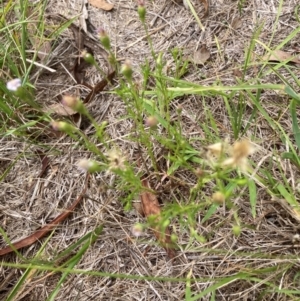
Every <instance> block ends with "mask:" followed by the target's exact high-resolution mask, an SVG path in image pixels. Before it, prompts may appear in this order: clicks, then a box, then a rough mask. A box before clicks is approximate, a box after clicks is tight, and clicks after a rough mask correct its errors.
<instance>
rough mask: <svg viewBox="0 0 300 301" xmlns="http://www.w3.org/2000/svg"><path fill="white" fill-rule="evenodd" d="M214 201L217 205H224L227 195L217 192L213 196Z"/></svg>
mask: <svg viewBox="0 0 300 301" xmlns="http://www.w3.org/2000/svg"><path fill="white" fill-rule="evenodd" d="M212 200H213V202H214V203H216V204H223V203H224V202H225V195H224V194H223V193H222V192H220V191H217V192H215V193H214V194H213V195H212Z"/></svg>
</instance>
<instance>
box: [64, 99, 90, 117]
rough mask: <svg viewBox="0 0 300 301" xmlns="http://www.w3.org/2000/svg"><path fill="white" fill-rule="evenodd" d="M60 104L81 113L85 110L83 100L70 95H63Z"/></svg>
mask: <svg viewBox="0 0 300 301" xmlns="http://www.w3.org/2000/svg"><path fill="white" fill-rule="evenodd" d="M62 104H63V105H64V106H67V107H70V108H71V109H73V110H74V111H76V112H79V113H81V114H85V113H86V112H87V111H86V108H85V106H84V104H83V102H82V101H81V100H80V99H79V98H77V97H75V96H72V95H65V96H63V99H62Z"/></svg>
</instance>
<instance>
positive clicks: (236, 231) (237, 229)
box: [232, 225, 242, 236]
mask: <svg viewBox="0 0 300 301" xmlns="http://www.w3.org/2000/svg"><path fill="white" fill-rule="evenodd" d="M232 232H233V234H234V235H235V236H239V235H240V234H241V232H242V229H241V226H239V225H234V226H233V227H232Z"/></svg>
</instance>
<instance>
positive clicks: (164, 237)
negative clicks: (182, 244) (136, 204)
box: [141, 180, 176, 259]
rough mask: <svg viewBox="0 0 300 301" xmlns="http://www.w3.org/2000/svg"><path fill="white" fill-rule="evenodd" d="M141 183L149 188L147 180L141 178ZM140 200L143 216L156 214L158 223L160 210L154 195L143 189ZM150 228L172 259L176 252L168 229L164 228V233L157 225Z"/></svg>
mask: <svg viewBox="0 0 300 301" xmlns="http://www.w3.org/2000/svg"><path fill="white" fill-rule="evenodd" d="M142 185H143V186H144V187H145V188H147V189H150V187H149V183H148V181H147V180H142ZM141 201H142V207H143V213H144V215H145V217H149V216H152V215H155V216H157V218H156V220H155V222H156V223H157V224H159V221H160V219H161V217H160V214H161V210H160V206H159V203H158V200H157V198H156V196H155V195H154V194H153V193H151V192H148V191H144V192H143V193H141ZM152 230H153V232H154V235H155V237H156V239H157V240H158V241H159V243H160V244H161V245H162V246H163V247H164V249H165V250H166V252H167V254H168V256H169V258H170V259H174V257H175V255H176V254H175V250H174V248H173V243H172V241H171V233H170V230H169V229H168V228H166V230H165V233H161V230H160V228H159V227H158V226H154V227H153V229H152Z"/></svg>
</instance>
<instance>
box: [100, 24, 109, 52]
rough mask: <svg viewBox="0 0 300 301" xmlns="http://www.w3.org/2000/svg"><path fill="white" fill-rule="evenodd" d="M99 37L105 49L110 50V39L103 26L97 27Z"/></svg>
mask: <svg viewBox="0 0 300 301" xmlns="http://www.w3.org/2000/svg"><path fill="white" fill-rule="evenodd" d="M99 39H100V42H101V44H102V45H103V47H104V48H105V49H106V50H110V39H109V37H108V35H107V33H106V31H105V30H104V29H103V28H100V29H99Z"/></svg>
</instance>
